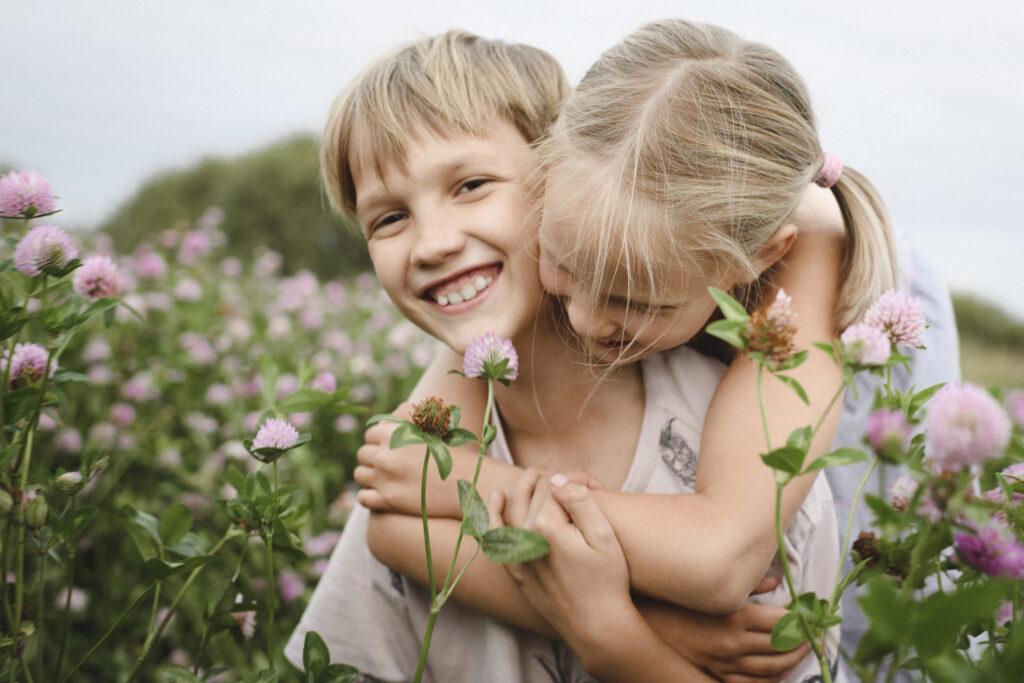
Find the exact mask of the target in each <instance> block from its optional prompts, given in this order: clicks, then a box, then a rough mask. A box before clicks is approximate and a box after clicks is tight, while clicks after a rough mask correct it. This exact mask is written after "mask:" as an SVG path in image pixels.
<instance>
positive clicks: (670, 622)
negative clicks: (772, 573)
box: [638, 578, 810, 682]
mask: <svg viewBox="0 0 1024 683" xmlns="http://www.w3.org/2000/svg"><path fill="white" fill-rule="evenodd" d="M777 585H778V579H775V578H765V579H764V581H762V582H761V584H760V585H759V586H758V587H757V589H756V590H755V591H754V592H755V593H766V592H768V591H771V590H773V589H774V588H775V587H776V586H777ZM638 607H639V609H640V613H641V614H642V615H643V617H644V619H646V620H647V622H648V623H649V624H650V625H651V627H652V628H653V629H654V630H655V631H656V632H657V633H658V635H659V636H661V637H662V638H663V639H664V640H665V641H666V642H668V644H669V645H671V646H672V647H673V648H674V649H675V650H676V651H677V652H679V653H680V654H682V655H683V656H684V657H686V658H687V659H688V660H690V661H691V662H693V663H694V664H696V665H697V666H700V667H701V668H702V669H704V670H705V671H707V672H709V673H711V674H712V675H714V676H715V677H716V678H718V679H720V680H723V681H735V682H739V681H748V680H756V681H773V680H779V679H781V678H782V677H784V676H785V675H786V674H787V673H788V672H789V670H790V669H792V668H793V667H794V666H796V665H797V664H798V663H799V662H800V660H802V659H803V658H804V657H805V656H807V653H808V652H810V645H809V644H808V643H803V644H802V645H800V646H799V647H797V648H795V649H793V650H790V651H788V652H779V651H776V650H773V649H772V647H771V633H772V629H773V628H774V627H775V622H777V621H778V620H779V619H781V618H782V616H783V615H784V614H785V613H786V610H785V609H784V608H782V607H772V606H769V605H761V604H758V603H756V602H751V601H747V602H746V603H745V604H744V605H743V607H742V608H740V610H739V611H738V612H734V613H733V614H728V615H707V614H701V613H699V612H694V611H692V610H688V609H685V608H683V607H678V606H675V605H670V604H668V603H664V602H659V601H656V600H643V601H641V602H639V603H638Z"/></svg>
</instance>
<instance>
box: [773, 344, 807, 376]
mask: <svg viewBox="0 0 1024 683" xmlns="http://www.w3.org/2000/svg"><path fill="white" fill-rule="evenodd" d="M809 355H811V352H810V351H808V350H807V349H804V350H803V351H797V352H796V353H794V354H793V355H792V356H791V357H789V358H787V359H786V360H784V361H782V362H781V363H779V364H778V365H776V366H775V371H776V372H782V371H783V370H792V369H793V368H798V367H800V366H801V365H803V364H804V361H806V360H807V357H808V356H809Z"/></svg>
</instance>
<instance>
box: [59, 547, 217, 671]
mask: <svg viewBox="0 0 1024 683" xmlns="http://www.w3.org/2000/svg"><path fill="white" fill-rule="evenodd" d="M230 537H231V529H228V530H227V532H225V533H224V535H223V536H222V537H221V539H220V540H219V541H217V545H215V546H213V548H212V549H211V550H210V555H216V554H217V553H218V552H220V549H221V548H223V547H224V544H225V543H227V542H228V539H229V538H230ZM201 571H203V567H202V566H200V567H196V568H195V569H193V570H192V573H191V574H189V575H188V578H187V579H185V583H184V585H183V586H182V587H181V589H180V590H179V591H178V594H177V595H175V596H174V600H173V601H171V605H170V607H168V608H167V613H166V614H164V618H163V619H161V620H160V625H159V626H157V627H156V630H155V631H153V632H152V633H150V634H149V636H148V637H147V638H146V641H145V643H143V645H142V652H141V653H139V658H138V659H136V660H135V665H134V666H133V667H132V670H131V671H129V672H128V679H127V680H128V683H131V681H134V680H135V677H136V676H137V675H138V673H139V668H140V667H141V666H142V663H143V662H144V661H146V657H147V656H148V655H149V651H150V650H151V649H152V648H153V643H155V642H156V641H157V639H158V638H160V635H161V634H162V633H163V632H164V628H166V627H167V624H168V622H170V620H171V617H172V616H174V611H175V610H176V609H178V604H179V603H180V602H181V599H182V598H183V597H185V593H186V592H187V591H188V589H189V588H191V587H192V584H193V583H195V580H196V577H198V576H199V572H201ZM140 597H141V596H140ZM133 605H134V603H133ZM105 637H106V636H104V638H105ZM93 649H95V648H93ZM89 654H92V651H91V650H90V652H89ZM87 656H88V655H87ZM83 661H84V660H83ZM79 666H81V662H79ZM77 668H78V667H77V666H76V667H75V669H77ZM71 673H72V674H73V673H74V670H72V672H71ZM70 677H71V674H68V678H70ZM64 680H65V681H66V680H68V679H67V678H65V679H64Z"/></svg>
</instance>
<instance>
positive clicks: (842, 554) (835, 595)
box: [828, 455, 878, 612]
mask: <svg viewBox="0 0 1024 683" xmlns="http://www.w3.org/2000/svg"><path fill="white" fill-rule="evenodd" d="M876 465H878V456H877V455H876V456H875V459H874V460H873V461H872V462H871V467H869V468H868V471H867V472H865V473H864V477H863V478H862V479H861V480H860V484H859V485H858V486H857V491H856V492H855V493H854V494H853V501H851V503H850V514H849V516H848V517H847V519H846V534H845V535H844V536H843V545H842V547H841V548H839V566H837V567H836V577H835V579H833V580H832V586H833V591H832V601H831V602H830V603H829V606H828V611H829V612H832V611H833V610H835V608H836V605H837V604H839V598H840V597H841V596H840V594H839V592H838V591H836V590H834V589H836V588H839V577H840V576H841V575H842V572H843V563H844V562H845V561H846V553H847V552H849V548H850V536H851V535H852V534H853V513H854V511H855V510H856V509H857V502H858V501H859V500H860V495H861V493H862V492H863V491H864V486H865V485H867V483H868V478H869V477H870V476H871V473H872V472H873V471H874V469H875V466H876Z"/></svg>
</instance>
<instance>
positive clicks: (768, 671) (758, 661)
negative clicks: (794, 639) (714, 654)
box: [734, 643, 811, 679]
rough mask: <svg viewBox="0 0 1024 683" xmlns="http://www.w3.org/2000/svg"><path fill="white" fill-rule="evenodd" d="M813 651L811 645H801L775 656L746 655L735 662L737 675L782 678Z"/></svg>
mask: <svg viewBox="0 0 1024 683" xmlns="http://www.w3.org/2000/svg"><path fill="white" fill-rule="evenodd" d="M810 651H811V645H810V643H801V644H800V646H799V647H797V648H795V649H793V650H790V651H789V652H781V653H776V654H773V655H745V656H743V657H740V658H739V659H737V660H736V661H735V662H734V665H735V667H736V670H737V673H741V674H746V675H748V676H751V677H755V678H758V679H763V678H773V677H777V676H782V675H783V674H785V673H786V672H788V671H789V670H790V669H792V668H793V667H795V666H796V665H797V664H799V663H800V661H801V660H803V658H804V657H806V656H807V654H808V653H809V652H810Z"/></svg>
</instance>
